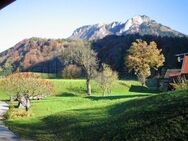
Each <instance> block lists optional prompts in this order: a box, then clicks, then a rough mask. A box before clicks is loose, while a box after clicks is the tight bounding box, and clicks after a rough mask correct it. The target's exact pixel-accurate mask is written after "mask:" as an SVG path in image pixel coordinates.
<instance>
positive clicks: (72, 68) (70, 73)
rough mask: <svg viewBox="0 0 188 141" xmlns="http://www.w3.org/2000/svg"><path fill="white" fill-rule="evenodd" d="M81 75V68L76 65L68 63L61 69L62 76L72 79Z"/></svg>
mask: <svg viewBox="0 0 188 141" xmlns="http://www.w3.org/2000/svg"><path fill="white" fill-rule="evenodd" d="M81 75H82V69H81V68H80V67H78V66H77V65H68V66H66V67H65V68H64V70H63V78H67V79H73V78H80V77H81Z"/></svg>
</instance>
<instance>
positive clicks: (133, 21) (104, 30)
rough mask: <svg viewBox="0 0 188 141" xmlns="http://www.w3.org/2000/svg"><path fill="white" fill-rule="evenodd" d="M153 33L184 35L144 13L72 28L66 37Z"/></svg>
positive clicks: (84, 37) (78, 37)
mask: <svg viewBox="0 0 188 141" xmlns="http://www.w3.org/2000/svg"><path fill="white" fill-rule="evenodd" d="M128 34H140V35H154V36H161V37H164V36H168V37H185V36H186V35H185V34H183V33H180V32H178V31H175V30H173V29H171V28H170V27H168V26H164V25H162V24H160V23H157V22H156V21H155V20H153V19H151V18H150V17H148V16H146V15H138V16H134V17H133V18H130V19H128V20H127V21H126V22H117V21H115V22H111V23H109V24H105V23H104V24H94V25H85V26H82V27H79V28H77V29H76V30H74V32H73V33H72V35H71V36H70V37H69V38H68V39H72V40H80V39H81V40H97V39H102V38H104V37H105V36H108V35H118V36H120V35H128Z"/></svg>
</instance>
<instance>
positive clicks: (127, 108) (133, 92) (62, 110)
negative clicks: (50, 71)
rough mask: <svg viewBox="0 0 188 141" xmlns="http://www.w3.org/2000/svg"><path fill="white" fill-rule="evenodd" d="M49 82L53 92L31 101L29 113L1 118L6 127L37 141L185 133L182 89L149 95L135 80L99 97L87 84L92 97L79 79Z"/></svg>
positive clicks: (117, 140) (187, 104) (180, 136)
mask: <svg viewBox="0 0 188 141" xmlns="http://www.w3.org/2000/svg"><path fill="white" fill-rule="evenodd" d="M51 81H53V83H54V84H55V87H56V90H57V91H56V95H55V96H52V97H48V98H46V99H44V100H40V101H33V102H32V112H33V116H32V117H30V118H23V119H14V120H7V121H6V125H8V127H9V128H10V129H11V130H13V131H14V132H16V133H17V134H19V135H21V136H22V137H24V138H32V139H34V140H38V141H61V140H62V141H70V140H72V141H98V140H101V141H111V140H113V141H122V140H128V141H131V140H134V141H135V140H144V141H146V140H148V141H152V140H186V138H187V137H188V120H187V119H188V113H187V111H188V94H187V91H182V92H175V93H169V94H168V93H167V94H157V95H153V94H151V91H148V90H147V89H143V88H140V87H139V86H138V82H135V81H128V82H127V81H126V82H125V81H119V82H117V83H116V84H115V85H114V88H113V90H112V91H113V93H112V94H111V95H110V96H107V97H102V96H101V94H100V90H99V88H98V87H97V86H96V84H93V85H92V86H93V88H94V89H93V95H94V96H92V97H85V95H84V93H85V89H84V84H85V83H84V81H83V80H63V81H61V80H51ZM131 85H132V86H131ZM133 85H134V86H133Z"/></svg>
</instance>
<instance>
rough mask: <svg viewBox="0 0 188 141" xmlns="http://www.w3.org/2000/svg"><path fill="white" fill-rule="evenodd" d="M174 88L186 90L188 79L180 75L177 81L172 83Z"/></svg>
mask: <svg viewBox="0 0 188 141" xmlns="http://www.w3.org/2000/svg"><path fill="white" fill-rule="evenodd" d="M170 85H171V86H172V89H174V90H186V89H188V80H186V78H184V77H179V78H178V79H177V80H176V81H175V80H174V82H173V83H171V84H170Z"/></svg>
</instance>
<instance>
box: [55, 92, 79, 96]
mask: <svg viewBox="0 0 188 141" xmlns="http://www.w3.org/2000/svg"><path fill="white" fill-rule="evenodd" d="M75 96H77V95H75V94H74V93H70V92H63V93H61V94H59V95H56V97H75Z"/></svg>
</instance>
